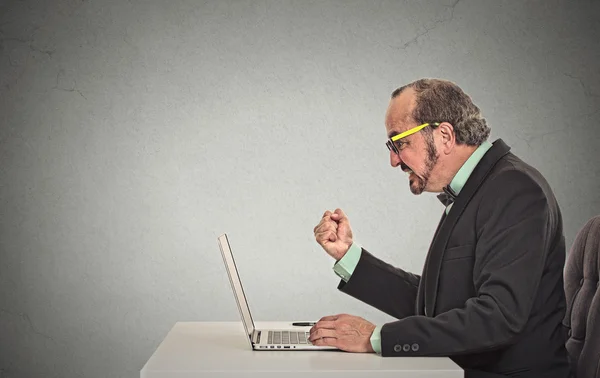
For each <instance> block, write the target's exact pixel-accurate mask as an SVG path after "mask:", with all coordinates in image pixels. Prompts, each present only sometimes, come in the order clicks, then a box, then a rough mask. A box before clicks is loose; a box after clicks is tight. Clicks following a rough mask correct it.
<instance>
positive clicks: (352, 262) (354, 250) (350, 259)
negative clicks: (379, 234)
mask: <svg viewBox="0 0 600 378" xmlns="http://www.w3.org/2000/svg"><path fill="white" fill-rule="evenodd" d="M361 253H362V248H361V247H360V246H359V245H358V244H356V243H352V245H351V246H350V249H348V252H346V254H345V255H344V257H342V258H341V259H340V260H339V261H338V262H336V263H335V265H333V271H334V272H335V273H336V274H337V275H338V276H340V278H341V279H342V280H344V281H346V282H348V281H349V280H350V277H351V276H352V273H354V269H356V266H357V265H358V260H360V255H361Z"/></svg>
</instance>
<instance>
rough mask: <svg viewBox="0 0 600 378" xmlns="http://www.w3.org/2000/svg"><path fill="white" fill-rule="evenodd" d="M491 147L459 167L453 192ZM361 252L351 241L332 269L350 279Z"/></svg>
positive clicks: (377, 342)
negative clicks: (348, 247)
mask: <svg viewBox="0 0 600 378" xmlns="http://www.w3.org/2000/svg"><path fill="white" fill-rule="evenodd" d="M491 147H492V144H491V143H490V142H488V141H485V142H483V143H482V144H481V145H480V146H479V147H477V149H476V150H475V151H473V153H472V154H471V156H469V158H468V159H467V161H465V163H464V164H463V165H462V167H460V169H459V170H458V172H457V173H456V175H455V176H454V178H453V179H452V181H451V182H450V188H452V190H454V192H455V193H456V194H457V195H458V194H460V191H461V190H462V188H463V187H464V186H465V183H466V182H467V180H468V179H469V176H471V173H472V172H473V170H474V169H475V167H476V166H477V164H478V163H479V161H480V160H481V158H483V155H485V153H486V152H487V151H488V150H489V149H490V148H491ZM451 208H452V204H450V205H448V206H447V207H446V214H448V212H449V211H450V209H451ZM361 253H362V248H361V247H360V246H359V245H358V244H356V243H352V245H351V246H350V249H348V252H346V254H345V255H344V257H342V258H341V259H340V260H339V261H338V262H336V263H335V265H334V266H333V271H334V272H335V273H336V274H337V275H338V276H339V277H340V278H341V279H342V280H344V281H345V282H348V281H349V280H350V277H351V276H352V273H353V272H354V269H355V268H356V266H357V265H358V260H360V255H361ZM382 327H383V326H382V325H379V326H376V327H375V330H374V331H373V334H372V335H371V346H372V347H373V350H374V351H375V353H377V354H379V355H380V354H381V328H382Z"/></svg>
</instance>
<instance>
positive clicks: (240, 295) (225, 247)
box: [218, 234, 254, 342]
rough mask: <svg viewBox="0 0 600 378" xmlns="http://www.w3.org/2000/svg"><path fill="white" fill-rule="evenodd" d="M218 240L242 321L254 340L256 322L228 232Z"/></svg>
mask: <svg viewBox="0 0 600 378" xmlns="http://www.w3.org/2000/svg"><path fill="white" fill-rule="evenodd" d="M218 240H219V247H220V248H221V254H222V255H223V262H224V263H225V268H226V269H227V274H228V275H229V281H230V282H231V288H232V289H233V294H234V295H235V300H236V302H237V305H238V309H239V310H240V314H241V315H242V323H244V328H245V329H246V333H247V334H248V337H249V338H250V341H251V342H252V333H253V332H254V322H253V321H252V315H250V308H249V307H248V302H247V301H246V296H245V295H244V289H243V288H242V281H240V276H239V274H238V271H237V268H236V266H235V261H234V260H233V253H232V252H231V246H230V245H229V240H228V239H227V235H226V234H223V235H221V236H219V239H218Z"/></svg>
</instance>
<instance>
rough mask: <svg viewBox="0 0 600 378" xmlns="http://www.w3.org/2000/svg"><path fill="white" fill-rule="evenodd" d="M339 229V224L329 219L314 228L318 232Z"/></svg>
mask: <svg viewBox="0 0 600 378" xmlns="http://www.w3.org/2000/svg"><path fill="white" fill-rule="evenodd" d="M337 229H338V224H337V223H335V222H333V221H327V222H321V223H319V224H318V225H317V227H315V229H314V230H313V231H314V232H315V233H316V232H323V231H326V230H332V231H335V230H337Z"/></svg>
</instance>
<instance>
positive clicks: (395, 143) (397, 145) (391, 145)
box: [385, 122, 440, 155]
mask: <svg viewBox="0 0 600 378" xmlns="http://www.w3.org/2000/svg"><path fill="white" fill-rule="evenodd" d="M439 125H440V124H439V122H432V123H424V124H422V125H419V126H417V127H413V128H412V129H409V130H406V131H405V132H403V133H400V134H398V135H394V136H393V137H391V138H390V139H388V141H387V142H385V145H386V146H387V148H388V150H390V151H393V152H394V153H395V154H397V155H399V154H400V151H401V150H402V146H403V145H404V144H405V143H406V142H403V141H401V140H400V139H402V138H406V137H407V136H409V135H412V134H414V133H416V132H418V131H421V129H423V128H425V127H427V126H433V127H437V126H439Z"/></svg>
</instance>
